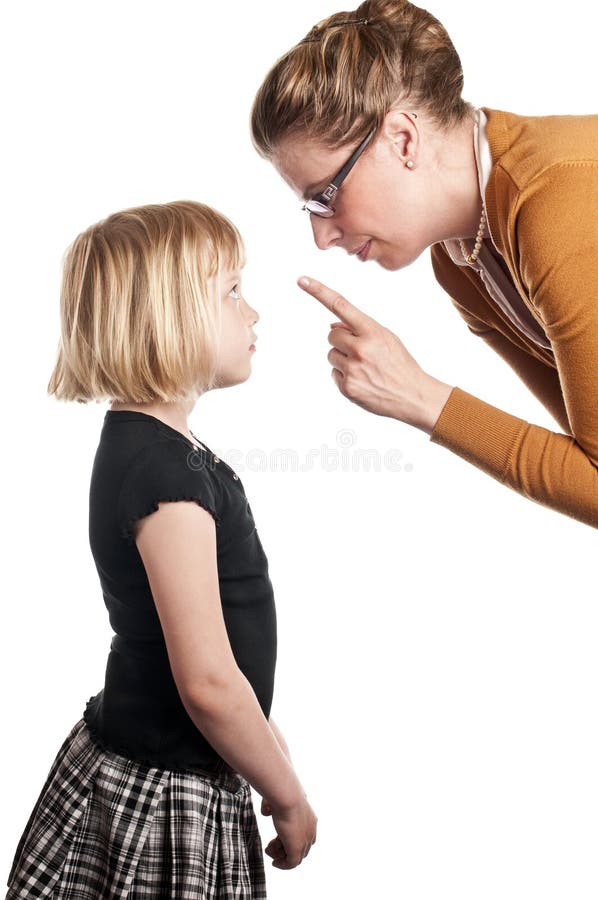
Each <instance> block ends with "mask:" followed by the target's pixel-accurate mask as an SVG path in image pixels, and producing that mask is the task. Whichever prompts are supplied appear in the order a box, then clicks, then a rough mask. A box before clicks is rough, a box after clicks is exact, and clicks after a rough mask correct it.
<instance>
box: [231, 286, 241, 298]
mask: <svg viewBox="0 0 598 900" xmlns="http://www.w3.org/2000/svg"><path fill="white" fill-rule="evenodd" d="M228 295H229V297H232V298H233V300H240V299H241V291H240V289H239V285H238V284H236V285H235V286H234V287H232V288H231V289H230V291H229V292H228Z"/></svg>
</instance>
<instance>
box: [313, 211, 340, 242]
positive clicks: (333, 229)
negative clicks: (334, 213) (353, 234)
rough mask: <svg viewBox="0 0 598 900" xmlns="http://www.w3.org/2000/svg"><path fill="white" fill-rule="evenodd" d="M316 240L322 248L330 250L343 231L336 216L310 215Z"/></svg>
mask: <svg viewBox="0 0 598 900" xmlns="http://www.w3.org/2000/svg"><path fill="white" fill-rule="evenodd" d="M310 219H311V227H312V231H313V233H314V241H315V242H316V246H317V247H318V248H319V249H320V250H329V249H330V247H334V245H335V244H336V243H337V242H338V240H339V239H340V238H341V237H342V234H343V233H342V231H341V229H340V228H339V227H338V225H337V224H336V222H335V221H334V218H330V219H324V218H323V217H322V216H316V215H314V214H313V213H311V215H310Z"/></svg>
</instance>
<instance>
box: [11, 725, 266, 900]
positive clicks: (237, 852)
mask: <svg viewBox="0 0 598 900" xmlns="http://www.w3.org/2000/svg"><path fill="white" fill-rule="evenodd" d="M8 887H9V891H8V894H7V895H6V900H17V898H19V900H33V898H35V897H46V898H48V897H49V898H54V900H75V898H76V900H99V898H102V900H117V898H118V900H121V898H122V900H124V898H127V900H139V898H144V900H148V898H156V900H157V898H164V900H166V898H171V900H199V898H201V900H262V898H265V897H266V884H265V877H264V858H263V855H262V844H261V839H260V835H259V831H258V827H257V821H256V817H255V813H254V810H253V805H252V801H251V791H250V788H249V785H248V783H247V782H246V781H245V779H243V778H242V777H241V776H240V775H234V774H218V775H214V776H212V775H209V776H208V775H205V776H204V775H198V774H194V773H193V774H191V773H179V772H174V771H170V770H167V769H158V768H151V767H149V766H145V765H141V764H139V763H136V762H134V761H133V760H130V759H127V758H126V757H124V756H120V755H119V754H116V753H112V752H107V751H105V750H102V749H100V748H99V747H98V746H97V745H96V744H95V743H94V742H93V741H92V739H91V736H90V734H89V731H88V729H87V725H86V724H85V722H84V721H83V719H81V720H80V721H79V722H77V724H76V725H75V726H74V728H73V729H72V731H71V732H70V734H69V735H68V737H67V738H66V740H65V742H64V743H63V745H62V747H61V748H60V750H59V751H58V755H57V756H56V759H55V760H54V763H53V765H52V768H51V770H50V773H49V775H48V778H47V780H46V783H45V785H44V787H43V789H42V792H41V794H40V796H39V798H38V800H37V803H36V804H35V807H34V809H33V812H32V813H31V816H30V818H29V821H28V823H27V825H26V827H25V831H24V833H23V836H22V837H21V840H20V842H19V845H18V847H17V851H16V854H15V858H14V862H13V864H12V868H11V872H10V875H9V879H8Z"/></svg>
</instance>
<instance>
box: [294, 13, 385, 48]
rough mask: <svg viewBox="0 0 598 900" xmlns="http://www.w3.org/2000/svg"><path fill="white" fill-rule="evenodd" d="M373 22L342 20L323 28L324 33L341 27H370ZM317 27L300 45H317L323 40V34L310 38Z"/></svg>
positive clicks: (368, 20) (314, 28)
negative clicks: (328, 29)
mask: <svg viewBox="0 0 598 900" xmlns="http://www.w3.org/2000/svg"><path fill="white" fill-rule="evenodd" d="M371 21H372V20H371V19H341V21H340V22H330V23H329V24H328V25H325V26H324V27H323V28H322V31H326V29H327V28H337V27H338V26H339V25H369V24H370V23H371ZM316 27H317V26H316V25H314V27H313V28H312V30H311V31H310V32H309V34H308V35H307V37H304V38H303V40H302V41H299V43H300V44H315V43H317V42H318V41H319V40H321V39H322V35H321V33H318V34H317V35H315V37H310V36H309V35H310V34H312V33H313V32H314V31H315V30H316Z"/></svg>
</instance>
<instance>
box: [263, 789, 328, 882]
mask: <svg viewBox="0 0 598 900" xmlns="http://www.w3.org/2000/svg"><path fill="white" fill-rule="evenodd" d="M271 815H272V821H273V822H274V827H275V828H276V834H277V836H276V837H275V838H273V840H271V841H270V843H269V844H268V846H267V847H266V849H265V851H264V852H265V853H266V854H267V855H268V856H270V857H271V858H272V865H273V866H274V867H275V868H277V869H294V868H295V867H296V866H298V865H299V863H300V862H302V860H304V859H305V857H306V856H307V854H308V853H309V851H310V849H311V847H312V845H313V844H315V842H316V831H317V823H318V820H317V817H316V815H315V813H314V811H313V809H312V808H311V806H310V805H309V803H308V802H307V798H306V797H304V798H303V799H302V800H301V801H300V802H299V803H297V804H296V805H295V806H293V807H292V808H291V809H284V810H282V809H281V810H272V809H271Z"/></svg>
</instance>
